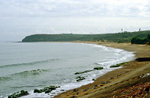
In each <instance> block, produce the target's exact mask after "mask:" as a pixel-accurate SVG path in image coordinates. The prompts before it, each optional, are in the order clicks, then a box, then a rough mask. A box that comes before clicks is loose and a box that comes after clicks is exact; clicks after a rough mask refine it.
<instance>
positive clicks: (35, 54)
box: [0, 42, 134, 98]
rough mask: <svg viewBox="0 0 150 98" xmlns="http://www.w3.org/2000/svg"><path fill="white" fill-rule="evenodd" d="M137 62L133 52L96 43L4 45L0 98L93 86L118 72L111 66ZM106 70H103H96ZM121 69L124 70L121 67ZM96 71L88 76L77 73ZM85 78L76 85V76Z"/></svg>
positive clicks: (46, 96) (0, 49)
mask: <svg viewBox="0 0 150 98" xmlns="http://www.w3.org/2000/svg"><path fill="white" fill-rule="evenodd" d="M133 59H134V53H133V52H128V51H125V50H122V49H116V48H111V47H106V46H102V45H96V44H85V43H71V42H70V43H69V42H68V43H67V42H33V43H22V42H1V43H0V98H5V97H6V98H7V96H8V95H11V94H12V93H15V92H18V91H20V90H27V91H28V92H29V95H28V96H23V97H22V98H33V97H34V98H36V97H44V98H51V97H53V96H55V95H57V94H60V93H62V92H65V91H67V90H70V89H74V88H77V87H80V86H82V85H86V84H89V83H92V82H93V81H94V79H96V78H98V77H100V76H102V75H104V74H105V73H107V72H109V71H112V70H115V69H116V68H110V66H111V65H115V64H119V63H122V62H128V61H131V60H133ZM95 67H103V68H104V69H102V70H93V68H95ZM118 68H121V67H118ZM86 70H93V71H90V72H87V73H83V74H78V75H76V74H75V73H76V72H83V71H86ZM78 76H80V77H85V79H84V80H82V81H79V82H77V79H76V77H78ZM48 86H59V88H57V89H56V90H53V91H52V92H51V93H48V94H45V93H40V94H38V93H34V92H33V90H34V89H42V88H44V87H48Z"/></svg>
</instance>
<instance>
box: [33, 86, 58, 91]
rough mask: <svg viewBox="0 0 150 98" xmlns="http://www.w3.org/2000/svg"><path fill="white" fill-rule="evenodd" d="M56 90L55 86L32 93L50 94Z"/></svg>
mask: <svg viewBox="0 0 150 98" xmlns="http://www.w3.org/2000/svg"><path fill="white" fill-rule="evenodd" d="M56 88H58V87H57V86H49V87H45V88H43V89H34V93H42V92H45V93H50V92H51V91H52V90H55V89H56Z"/></svg>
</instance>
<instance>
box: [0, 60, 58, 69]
mask: <svg viewBox="0 0 150 98" xmlns="http://www.w3.org/2000/svg"><path fill="white" fill-rule="evenodd" d="M58 60H60V59H48V60H41V61H34V62H29V63H18V64H9V65H1V66H0V68H6V67H16V66H22V65H36V64H41V63H47V62H52V61H58Z"/></svg>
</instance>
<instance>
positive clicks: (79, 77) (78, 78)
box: [76, 76, 85, 82]
mask: <svg viewBox="0 0 150 98" xmlns="http://www.w3.org/2000/svg"><path fill="white" fill-rule="evenodd" d="M76 79H77V80H76V81H77V82H80V81H82V80H84V79H85V77H81V76H78V77H76Z"/></svg>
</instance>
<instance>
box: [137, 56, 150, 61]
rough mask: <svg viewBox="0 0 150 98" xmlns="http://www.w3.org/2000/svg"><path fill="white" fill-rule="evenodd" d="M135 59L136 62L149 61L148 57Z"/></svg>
mask: <svg viewBox="0 0 150 98" xmlns="http://www.w3.org/2000/svg"><path fill="white" fill-rule="evenodd" d="M136 61H138V62H143V61H150V57H142V58H137V59H136Z"/></svg>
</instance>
